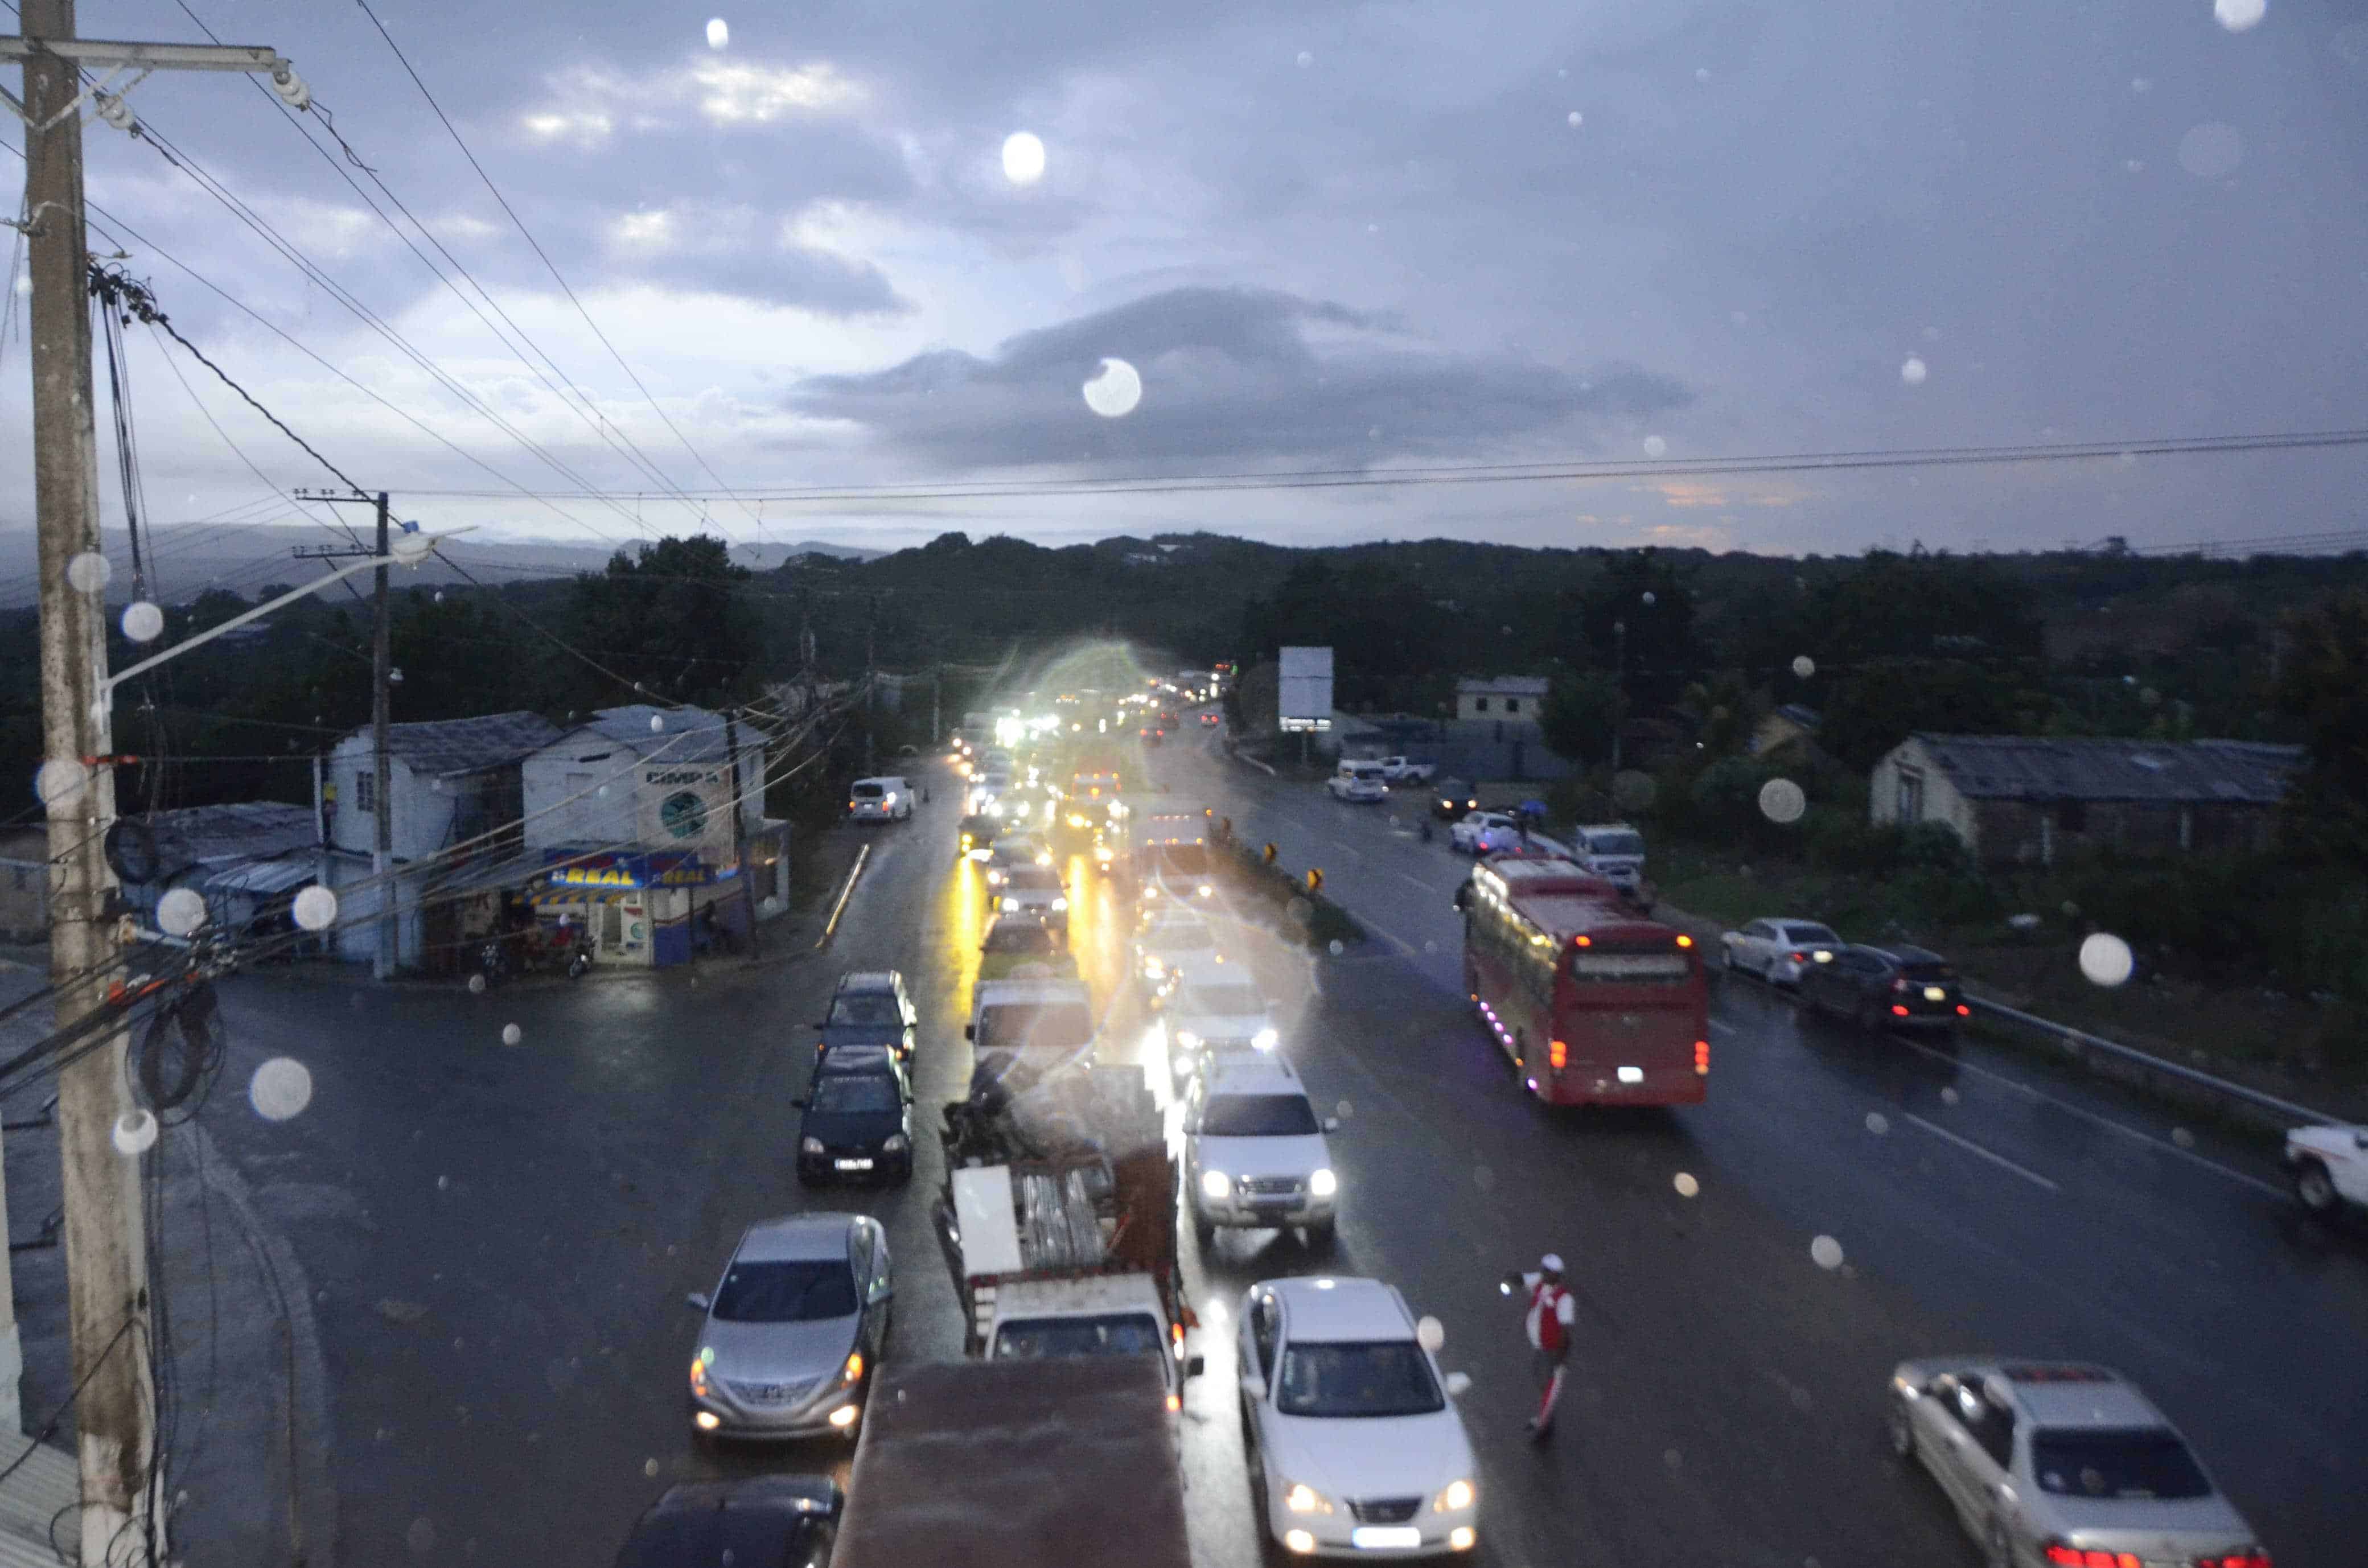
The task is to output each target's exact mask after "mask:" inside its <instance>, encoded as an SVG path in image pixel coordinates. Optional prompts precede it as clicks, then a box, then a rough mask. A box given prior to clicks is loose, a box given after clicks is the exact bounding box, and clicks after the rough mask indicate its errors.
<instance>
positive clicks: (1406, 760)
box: [1382, 756, 1439, 784]
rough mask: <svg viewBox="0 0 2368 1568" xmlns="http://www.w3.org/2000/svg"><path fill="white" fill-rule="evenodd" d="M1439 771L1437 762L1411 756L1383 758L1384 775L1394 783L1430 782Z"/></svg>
mask: <svg viewBox="0 0 2368 1568" xmlns="http://www.w3.org/2000/svg"><path fill="white" fill-rule="evenodd" d="M1438 771H1439V764H1437V763H1435V762H1417V761H1416V760H1415V759H1414V758H1412V757H1410V756H1385V757H1383V758H1382V777H1383V778H1386V779H1388V780H1389V781H1390V782H1391V783H1393V784H1428V783H1429V782H1430V780H1431V776H1432V775H1434V774H1436V773H1437V772H1438Z"/></svg>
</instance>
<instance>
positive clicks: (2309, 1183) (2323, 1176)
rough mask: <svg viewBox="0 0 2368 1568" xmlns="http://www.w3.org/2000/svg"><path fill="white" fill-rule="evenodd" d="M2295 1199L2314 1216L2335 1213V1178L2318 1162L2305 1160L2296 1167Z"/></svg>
mask: <svg viewBox="0 0 2368 1568" xmlns="http://www.w3.org/2000/svg"><path fill="white" fill-rule="evenodd" d="M2294 1198H2295V1199H2296V1200H2297V1201H2298V1202H2300V1203H2301V1204H2302V1206H2303V1207H2304V1208H2305V1209H2307V1210H2310V1211H2311V1212H2312V1213H2314V1214H2331V1213H2333V1212H2334V1211H2335V1203H2336V1193H2335V1178H2334V1177H2333V1176H2328V1174H2327V1167H2326V1166H2325V1165H2321V1164H2319V1163H2318V1162H2317V1160H2305V1161H2304V1162H2303V1163H2302V1164H2301V1165H2296V1166H2295V1167H2294Z"/></svg>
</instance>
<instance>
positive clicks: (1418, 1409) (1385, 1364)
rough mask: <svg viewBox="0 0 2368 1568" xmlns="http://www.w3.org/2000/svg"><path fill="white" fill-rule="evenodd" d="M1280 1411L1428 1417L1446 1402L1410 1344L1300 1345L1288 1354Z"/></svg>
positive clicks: (1417, 1348) (1287, 1349)
mask: <svg viewBox="0 0 2368 1568" xmlns="http://www.w3.org/2000/svg"><path fill="white" fill-rule="evenodd" d="M1274 1403H1275V1408H1276V1409H1278V1410H1280V1411H1281V1412H1282V1413H1283V1414H1284V1415H1326V1416H1361V1415H1429V1413H1430V1412H1432V1411H1435V1410H1440V1409H1443V1408H1444V1407H1445V1405H1446V1403H1447V1402H1446V1400H1445V1399H1444V1398H1443V1397H1442V1396H1441V1395H1440V1391H1439V1381H1438V1380H1437V1379H1435V1378H1433V1377H1432V1376H1431V1375H1430V1359H1429V1357H1427V1356H1425V1355H1424V1354H1423V1353H1422V1347H1421V1346H1418V1345H1417V1344H1415V1342H1414V1341H1412V1340H1410V1339H1386V1340H1378V1341H1372V1342H1367V1343H1340V1344H1309V1343H1304V1342H1302V1343H1294V1344H1292V1345H1290V1346H1286V1347H1285V1348H1284V1350H1283V1353H1282V1379H1281V1383H1280V1385H1279V1386H1278V1389H1277V1392H1276V1393H1275V1401H1274Z"/></svg>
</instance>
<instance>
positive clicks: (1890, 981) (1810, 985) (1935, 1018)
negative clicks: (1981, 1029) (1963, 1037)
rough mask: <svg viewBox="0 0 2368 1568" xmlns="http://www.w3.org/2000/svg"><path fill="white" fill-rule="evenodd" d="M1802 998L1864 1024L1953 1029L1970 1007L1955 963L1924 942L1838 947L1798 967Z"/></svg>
mask: <svg viewBox="0 0 2368 1568" xmlns="http://www.w3.org/2000/svg"><path fill="white" fill-rule="evenodd" d="M1801 1000H1802V1001H1804V1002H1805V1003H1807V1004H1808V1005H1809V1006H1812V1007H1816V1008H1818V1009H1820V1010H1821V1011H1824V1012H1827V1013H1834V1014H1839V1015H1841V1016H1843V1017H1850V1018H1852V1019H1855V1020H1856V1021H1857V1023H1858V1025H1859V1027H1860V1028H1867V1029H1907V1028H1915V1029H1938V1030H1941V1031H1942V1032H1944V1033H1947V1032H1953V1031H1954V1030H1955V1029H1956V1028H1957V1026H1958V1025H1959V1024H1961V1023H1963V1022H1964V1020H1965V1019H1966V1018H1967V1017H1969V1016H1970V1015H1971V1012H1972V1009H1971V1008H1969V1007H1968V1006H1966V1005H1965V999H1964V994H1963V993H1962V992H1961V991H1960V989H1959V987H1958V983H1957V971H1956V969H1955V968H1954V966H1952V964H1951V963H1950V962H1949V960H1946V959H1944V958H1942V957H1941V955H1940V954H1938V953H1936V952H1932V951H1930V950H1929V949H1924V948H1904V947H1894V948H1869V947H1862V946H1857V945H1852V946H1850V947H1846V948H1842V949H1839V950H1838V951H1836V952H1835V954H1834V957H1833V961H1832V962H1831V963H1821V964H1817V965H1815V966H1813V967H1811V968H1808V969H1804V970H1803V971H1801Z"/></svg>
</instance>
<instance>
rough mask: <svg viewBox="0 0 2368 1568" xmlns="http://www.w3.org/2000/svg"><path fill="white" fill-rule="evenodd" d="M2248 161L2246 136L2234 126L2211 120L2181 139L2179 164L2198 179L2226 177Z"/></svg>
mask: <svg viewBox="0 0 2368 1568" xmlns="http://www.w3.org/2000/svg"><path fill="white" fill-rule="evenodd" d="M2244 161H2245V138H2244V137H2243V135H2242V134H2240V133H2239V132H2238V131H2237V128H2236V127H2235V126H2233V125H2229V124H2226V123H2224V122H2223V121H2220V120H2216V119H2207V120H2205V121H2204V122H2203V124H2201V125H2199V126H2197V127H2195V129H2193V130H2192V131H2189V132H2188V133H2187V134H2186V135H2184V136H2182V137H2180V139H2179V166H2180V168H2183V169H2185V170H2186V171H2187V172H2188V173H2189V174H2192V175H2193V176H2195V177H2196V178H2197V179H2226V178H2227V177H2228V176H2230V175H2233V174H2235V173H2236V172H2237V165H2239V164H2242V163H2243V162H2244Z"/></svg>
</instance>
